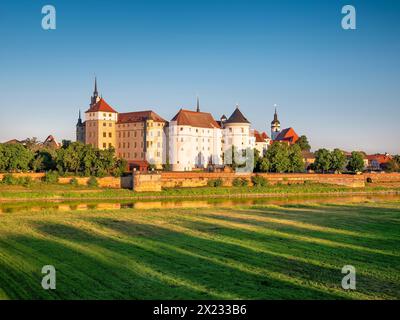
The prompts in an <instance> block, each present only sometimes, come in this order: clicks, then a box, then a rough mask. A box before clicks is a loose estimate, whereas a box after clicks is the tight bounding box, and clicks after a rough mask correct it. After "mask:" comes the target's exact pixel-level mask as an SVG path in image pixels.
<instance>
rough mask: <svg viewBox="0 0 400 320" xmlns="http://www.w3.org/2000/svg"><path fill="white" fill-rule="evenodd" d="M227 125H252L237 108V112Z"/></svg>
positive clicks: (234, 112)
mask: <svg viewBox="0 0 400 320" xmlns="http://www.w3.org/2000/svg"><path fill="white" fill-rule="evenodd" d="M225 123H250V122H249V121H248V120H247V119H246V117H245V116H244V115H243V113H242V112H241V111H240V110H239V108H238V107H236V109H235V111H233V113H232V115H231V116H230V117H229V119H228V120H226V122H225Z"/></svg>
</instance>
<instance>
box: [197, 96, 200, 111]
mask: <svg viewBox="0 0 400 320" xmlns="http://www.w3.org/2000/svg"><path fill="white" fill-rule="evenodd" d="M196 112H200V100H199V96H197V104H196Z"/></svg>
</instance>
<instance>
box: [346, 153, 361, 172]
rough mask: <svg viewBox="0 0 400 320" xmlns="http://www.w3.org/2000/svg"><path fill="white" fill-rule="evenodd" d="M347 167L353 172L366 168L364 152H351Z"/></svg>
mask: <svg viewBox="0 0 400 320" xmlns="http://www.w3.org/2000/svg"><path fill="white" fill-rule="evenodd" d="M347 169H348V170H349V171H352V172H360V171H363V170H364V156H363V155H362V153H360V152H357V151H353V152H352V153H351V157H350V159H349V163H348V164H347Z"/></svg>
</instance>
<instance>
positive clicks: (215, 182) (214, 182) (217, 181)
mask: <svg viewBox="0 0 400 320" xmlns="http://www.w3.org/2000/svg"><path fill="white" fill-rule="evenodd" d="M207 185H208V186H209V187H221V186H222V179H211V180H208V182H207Z"/></svg>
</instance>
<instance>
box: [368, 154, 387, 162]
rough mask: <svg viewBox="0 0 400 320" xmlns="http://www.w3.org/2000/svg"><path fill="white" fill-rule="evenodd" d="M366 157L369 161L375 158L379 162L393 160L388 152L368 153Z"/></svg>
mask: <svg viewBox="0 0 400 320" xmlns="http://www.w3.org/2000/svg"><path fill="white" fill-rule="evenodd" d="M366 158H367V159H368V161H374V160H375V161H376V162H378V163H379V164H383V163H388V162H389V161H390V160H392V158H393V157H392V156H391V155H387V154H371V155H367V156H366Z"/></svg>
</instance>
